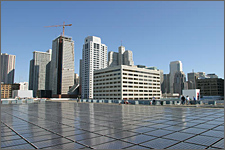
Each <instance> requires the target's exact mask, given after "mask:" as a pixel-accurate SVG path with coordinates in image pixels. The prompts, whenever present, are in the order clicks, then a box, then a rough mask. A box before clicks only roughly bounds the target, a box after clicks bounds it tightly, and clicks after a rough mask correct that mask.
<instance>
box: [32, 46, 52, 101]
mask: <svg viewBox="0 0 225 150" xmlns="http://www.w3.org/2000/svg"><path fill="white" fill-rule="evenodd" d="M51 55H52V50H51V49H49V50H48V51H46V52H39V51H34V52H33V59H32V60H31V61H30V73H29V90H33V96H34V97H36V93H37V90H50V87H49V79H50V63H51Z"/></svg>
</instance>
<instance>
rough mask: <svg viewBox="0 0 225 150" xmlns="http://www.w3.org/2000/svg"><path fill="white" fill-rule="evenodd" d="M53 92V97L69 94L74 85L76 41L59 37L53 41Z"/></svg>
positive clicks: (51, 84) (51, 75) (51, 74)
mask: <svg viewBox="0 0 225 150" xmlns="http://www.w3.org/2000/svg"><path fill="white" fill-rule="evenodd" d="M50 78H51V83H50V86H51V90H52V94H53V95H61V94H68V91H69V89H70V87H72V86H73V85H74V41H72V38H70V37H65V36H59V37H57V38H56V39H55V40H53V41H52V61H51V73H50Z"/></svg>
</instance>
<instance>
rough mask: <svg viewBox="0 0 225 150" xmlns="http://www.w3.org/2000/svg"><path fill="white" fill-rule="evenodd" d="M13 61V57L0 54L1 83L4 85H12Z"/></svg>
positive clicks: (14, 57) (14, 58)
mask: <svg viewBox="0 0 225 150" xmlns="http://www.w3.org/2000/svg"><path fill="white" fill-rule="evenodd" d="M15 60H16V56H15V55H9V54H7V53H4V54H2V53H1V82H3V83H4V84H13V83H14V74H15Z"/></svg>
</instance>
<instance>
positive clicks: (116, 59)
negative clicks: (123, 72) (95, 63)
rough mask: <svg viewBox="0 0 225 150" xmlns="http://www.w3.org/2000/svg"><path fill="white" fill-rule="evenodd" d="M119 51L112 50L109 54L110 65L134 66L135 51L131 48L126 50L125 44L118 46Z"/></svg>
mask: <svg viewBox="0 0 225 150" xmlns="http://www.w3.org/2000/svg"><path fill="white" fill-rule="evenodd" d="M118 50H119V52H118V53H117V52H112V51H110V52H109V54H108V66H109V67H114V66H117V65H127V66H134V61H133V53H132V51H130V50H125V47H124V46H120V47H119V48H118Z"/></svg>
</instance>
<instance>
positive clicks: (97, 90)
mask: <svg viewBox="0 0 225 150" xmlns="http://www.w3.org/2000/svg"><path fill="white" fill-rule="evenodd" d="M94 92H120V90H118V89H116V90H102V89H94Z"/></svg>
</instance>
